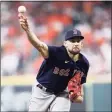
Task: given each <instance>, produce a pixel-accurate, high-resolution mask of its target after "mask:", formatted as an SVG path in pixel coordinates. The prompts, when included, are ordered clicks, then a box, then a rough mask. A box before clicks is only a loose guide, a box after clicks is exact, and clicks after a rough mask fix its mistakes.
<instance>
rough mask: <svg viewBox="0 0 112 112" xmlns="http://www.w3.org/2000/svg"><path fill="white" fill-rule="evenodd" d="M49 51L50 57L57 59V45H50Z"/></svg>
mask: <svg viewBox="0 0 112 112" xmlns="http://www.w3.org/2000/svg"><path fill="white" fill-rule="evenodd" d="M48 53H49V57H48V59H52V60H53V59H56V56H57V47H55V46H48Z"/></svg>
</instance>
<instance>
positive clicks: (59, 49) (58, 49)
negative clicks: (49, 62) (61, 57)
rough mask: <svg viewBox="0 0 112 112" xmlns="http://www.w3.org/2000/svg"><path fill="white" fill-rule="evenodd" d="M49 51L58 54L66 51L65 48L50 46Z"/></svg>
mask: <svg viewBox="0 0 112 112" xmlns="http://www.w3.org/2000/svg"><path fill="white" fill-rule="evenodd" d="M48 49H49V50H53V51H57V52H62V51H64V48H63V46H50V45H48Z"/></svg>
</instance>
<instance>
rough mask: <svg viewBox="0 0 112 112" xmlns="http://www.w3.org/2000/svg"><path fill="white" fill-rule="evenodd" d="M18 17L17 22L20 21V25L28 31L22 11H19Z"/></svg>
mask: <svg viewBox="0 0 112 112" xmlns="http://www.w3.org/2000/svg"><path fill="white" fill-rule="evenodd" d="M18 17H19V23H20V25H21V27H22V28H23V29H24V30H25V31H28V30H29V25H28V21H27V18H26V17H25V16H24V15H23V14H22V13H19V14H18Z"/></svg>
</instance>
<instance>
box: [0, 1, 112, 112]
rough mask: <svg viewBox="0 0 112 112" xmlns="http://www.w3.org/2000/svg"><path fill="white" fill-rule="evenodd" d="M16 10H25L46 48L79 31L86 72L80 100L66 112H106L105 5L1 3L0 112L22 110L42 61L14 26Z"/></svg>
mask: <svg viewBox="0 0 112 112" xmlns="http://www.w3.org/2000/svg"><path fill="white" fill-rule="evenodd" d="M20 5H24V6H25V7H26V8H27V13H26V15H27V17H28V21H29V24H30V27H31V28H32V30H33V31H34V32H35V34H36V35H37V36H39V37H40V40H42V41H44V42H45V43H47V44H49V45H55V46H60V45H62V44H63V41H64V36H65V32H66V31H67V30H69V29H72V28H77V29H79V30H80V31H81V32H82V34H83V36H84V37H85V40H84V48H83V50H82V53H83V54H84V55H85V56H86V57H87V58H88V60H89V62H90V69H89V72H88V80H87V83H86V84H85V85H84V87H85V101H84V103H83V104H80V105H79V104H73V106H72V108H71V111H72V110H77V111H98V110H99V111H110V110H111V101H110V99H111V98H110V97H111V89H110V86H111V10H112V9H111V2H106V1H97V2H90V1H88V2H78V1H77V2H76V1H72V2H42V1H41V2H1V110H2V111H25V110H27V107H28V101H29V99H30V95H31V86H32V84H33V83H34V81H35V77H36V74H37V73H38V70H39V67H40V65H41V62H42V61H43V58H42V57H41V55H40V54H39V52H38V51H37V50H36V49H35V48H34V47H33V46H32V45H31V44H30V42H29V41H28V39H27V36H26V34H25V32H24V31H23V30H22V29H21V27H20V25H19V21H18V11H17V10H18V6H20ZM107 94H108V95H107ZM88 96H89V97H88Z"/></svg>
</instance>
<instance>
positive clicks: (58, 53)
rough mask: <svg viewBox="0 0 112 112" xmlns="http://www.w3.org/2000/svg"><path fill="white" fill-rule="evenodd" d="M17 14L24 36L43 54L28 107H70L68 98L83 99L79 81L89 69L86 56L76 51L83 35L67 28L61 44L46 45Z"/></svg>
mask: <svg viewBox="0 0 112 112" xmlns="http://www.w3.org/2000/svg"><path fill="white" fill-rule="evenodd" d="M18 17H19V23H20V25H21V27H22V28H23V30H24V31H25V32H26V34H27V37H28V40H29V41H30V42H31V44H32V45H33V46H34V47H35V48H36V49H37V50H38V51H39V52H40V53H41V55H42V56H43V57H44V61H43V63H42V65H41V67H40V69H39V72H38V73H37V76H36V83H35V84H34V86H33V88H32V96H31V100H30V105H29V111H31V112H32V111H70V107H71V103H72V102H77V103H81V102H82V101H83V95H84V93H83V83H85V82H86V77H87V74H88V69H89V62H88V60H87V59H86V57H85V56H84V55H83V54H81V53H80V51H81V49H82V47H83V39H84V37H83V36H82V35H81V32H80V31H79V30H77V29H71V30H69V31H67V32H66V34H65V41H64V42H63V45H62V46H50V45H47V44H45V43H44V42H42V41H41V40H39V38H38V37H37V36H36V35H35V34H34V33H33V32H32V31H31V29H30V27H29V24H28V21H27V17H26V16H25V15H24V14H22V13H19V15H18ZM26 47H27V46H26Z"/></svg>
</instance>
